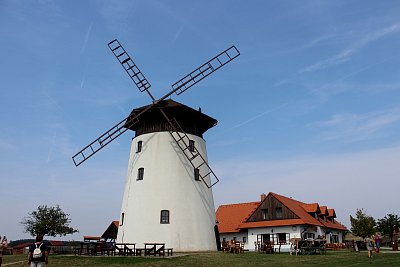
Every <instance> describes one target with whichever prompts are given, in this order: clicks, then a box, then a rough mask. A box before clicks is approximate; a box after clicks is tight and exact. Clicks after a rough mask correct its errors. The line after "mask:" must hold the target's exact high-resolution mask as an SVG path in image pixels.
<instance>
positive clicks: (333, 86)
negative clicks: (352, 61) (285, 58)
mask: <svg viewBox="0 0 400 267" xmlns="http://www.w3.org/2000/svg"><path fill="white" fill-rule="evenodd" d="M392 58H393V57H389V58H384V59H382V60H380V61H378V62H374V63H372V64H369V65H367V66H364V67H362V68H360V69H358V70H355V71H353V72H350V73H347V74H345V75H343V76H341V77H339V78H338V79H336V80H334V81H332V82H330V83H328V84H326V85H323V86H319V87H314V88H311V89H309V91H310V92H311V93H312V94H316V95H318V96H320V97H321V98H322V99H323V100H326V99H328V98H329V96H331V95H335V94H337V93H340V92H343V91H347V90H349V89H353V88H354V86H353V85H349V84H346V85H344V84H343V81H345V80H346V79H348V78H351V77H354V76H356V75H358V74H360V73H362V72H364V71H367V70H369V69H371V68H373V67H376V66H378V65H380V64H383V63H385V62H387V61H389V60H391V59H392Z"/></svg>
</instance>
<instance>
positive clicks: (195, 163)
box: [116, 100, 217, 251]
mask: <svg viewBox="0 0 400 267" xmlns="http://www.w3.org/2000/svg"><path fill="white" fill-rule="evenodd" d="M146 108H147V106H145V107H141V108H138V109H135V110H133V111H132V113H131V116H132V117H134V116H135V114H138V113H140V112H141V111H142V110H144V109H146ZM160 109H161V110H162V112H160ZM163 113H165V114H167V116H168V118H169V119H170V120H171V121H173V122H174V123H176V122H177V123H178V124H179V128H172V126H171V123H169V122H168V121H167V120H166V117H165V116H164V114H163ZM216 124H217V121H216V120H215V119H214V118H211V117H209V116H207V115H206V114H204V113H202V112H201V111H197V110H194V109H192V108H190V107H187V106H185V105H183V104H180V103H177V102H175V101H173V100H164V101H162V102H160V103H158V105H157V106H154V107H153V108H151V109H150V110H148V111H147V112H145V113H144V114H143V115H141V116H140V120H139V121H138V122H137V123H135V124H133V125H132V126H129V125H127V126H126V127H128V128H129V129H131V130H133V131H135V138H133V139H132V145H131V155H130V159H129V166H128V174H127V178H126V183H125V191H124V196H123V201H122V208H121V217H120V219H119V229H118V235H117V240H116V241H117V243H136V246H137V247H143V246H144V245H143V244H144V243H164V244H165V246H166V247H167V248H173V249H174V251H216V250H217V245H216V238H215V230H214V229H216V223H215V222H216V219H215V208H214V200H213V194H212V189H211V184H212V182H211V178H210V175H207V173H209V169H208V164H207V151H206V142H205V140H204V139H203V134H204V133H205V132H206V131H207V130H208V129H209V128H211V127H213V126H215V125H216ZM178 132H179V135H181V136H185V139H180V137H179V136H178ZM174 139H175V140H174ZM182 140H184V142H185V143H184V144H182V145H181V143H182V142H183V141H182ZM177 142H178V143H179V142H181V143H179V145H178V143H177ZM184 153H188V154H186V156H185V154H184ZM202 160H203V161H202Z"/></svg>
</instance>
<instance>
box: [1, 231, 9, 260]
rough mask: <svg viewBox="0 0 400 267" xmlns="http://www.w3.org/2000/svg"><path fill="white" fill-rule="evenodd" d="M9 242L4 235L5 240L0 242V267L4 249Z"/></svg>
mask: <svg viewBox="0 0 400 267" xmlns="http://www.w3.org/2000/svg"><path fill="white" fill-rule="evenodd" d="M0 238H1V236H0ZM7 246H8V243H7V237H6V236H3V240H1V242H0V267H1V264H2V263H3V249H5V248H7Z"/></svg>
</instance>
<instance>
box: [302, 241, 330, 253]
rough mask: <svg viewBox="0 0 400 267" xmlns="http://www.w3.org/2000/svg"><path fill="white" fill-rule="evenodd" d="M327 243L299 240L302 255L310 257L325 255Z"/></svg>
mask: <svg viewBox="0 0 400 267" xmlns="http://www.w3.org/2000/svg"><path fill="white" fill-rule="evenodd" d="M325 243H326V241H317V240H299V241H298V248H299V249H300V252H301V254H303V255H310V254H316V253H320V254H322V253H325V252H326V249H325Z"/></svg>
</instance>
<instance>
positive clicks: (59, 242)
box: [48, 240, 65, 247]
mask: <svg viewBox="0 0 400 267" xmlns="http://www.w3.org/2000/svg"><path fill="white" fill-rule="evenodd" d="M48 244H49V245H50V246H55V247H56V246H64V245H65V243H64V241H58V240H50V241H48Z"/></svg>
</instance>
